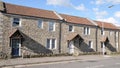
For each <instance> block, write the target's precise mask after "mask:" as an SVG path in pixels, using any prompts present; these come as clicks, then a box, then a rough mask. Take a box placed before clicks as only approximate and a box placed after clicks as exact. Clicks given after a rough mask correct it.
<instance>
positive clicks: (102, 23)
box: [95, 21, 118, 29]
mask: <svg viewBox="0 0 120 68" xmlns="http://www.w3.org/2000/svg"><path fill="white" fill-rule="evenodd" d="M95 22H96V23H97V24H98V26H99V27H101V28H102V27H104V28H107V29H118V28H117V27H116V26H115V25H113V24H112V23H108V22H102V21H95Z"/></svg>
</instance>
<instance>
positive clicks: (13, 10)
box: [4, 3, 59, 19]
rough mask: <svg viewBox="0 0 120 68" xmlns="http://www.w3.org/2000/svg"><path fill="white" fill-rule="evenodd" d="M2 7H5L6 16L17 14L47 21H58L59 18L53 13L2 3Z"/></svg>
mask: <svg viewBox="0 0 120 68" xmlns="http://www.w3.org/2000/svg"><path fill="white" fill-rule="evenodd" d="M4 5H5V10H6V13H8V14H18V15H25V16H33V17H42V18H49V19H59V17H58V16H57V15H56V14H55V13H54V12H53V11H49V10H43V9H37V8H31V7H25V6H19V5H13V4H9V3H4Z"/></svg>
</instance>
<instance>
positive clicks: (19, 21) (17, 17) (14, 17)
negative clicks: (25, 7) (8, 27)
mask: <svg viewBox="0 0 120 68" xmlns="http://www.w3.org/2000/svg"><path fill="white" fill-rule="evenodd" d="M15 18H18V19H19V25H14V19H15ZM12 26H13V27H17V26H21V18H19V17H13V18H12Z"/></svg>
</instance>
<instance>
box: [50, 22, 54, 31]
mask: <svg viewBox="0 0 120 68" xmlns="http://www.w3.org/2000/svg"><path fill="white" fill-rule="evenodd" d="M50 23H53V25H52V28H53V30H50V28H51V26H50ZM49 31H55V22H54V21H49Z"/></svg>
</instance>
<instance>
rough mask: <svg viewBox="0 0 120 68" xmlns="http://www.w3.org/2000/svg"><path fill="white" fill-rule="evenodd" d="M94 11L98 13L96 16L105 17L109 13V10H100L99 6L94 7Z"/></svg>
mask: <svg viewBox="0 0 120 68" xmlns="http://www.w3.org/2000/svg"><path fill="white" fill-rule="evenodd" d="M93 11H94V13H95V15H96V18H97V19H98V18H103V17H104V16H106V15H107V14H108V13H107V11H100V10H99V9H98V8H93Z"/></svg>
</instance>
